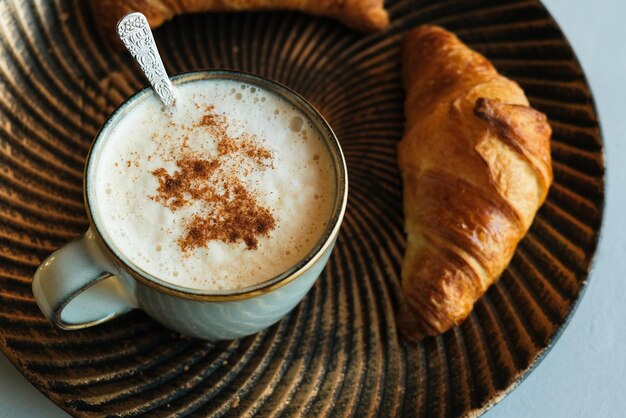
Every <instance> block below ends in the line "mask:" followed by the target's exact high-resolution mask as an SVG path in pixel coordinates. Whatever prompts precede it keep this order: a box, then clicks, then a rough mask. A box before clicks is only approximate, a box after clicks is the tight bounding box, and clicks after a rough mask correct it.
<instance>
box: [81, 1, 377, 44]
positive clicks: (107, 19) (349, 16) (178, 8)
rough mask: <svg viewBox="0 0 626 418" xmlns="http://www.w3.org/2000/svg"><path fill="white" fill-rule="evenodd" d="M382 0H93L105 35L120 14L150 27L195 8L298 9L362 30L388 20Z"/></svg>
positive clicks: (371, 28)
mask: <svg viewBox="0 0 626 418" xmlns="http://www.w3.org/2000/svg"><path fill="white" fill-rule="evenodd" d="M383 2H384V0H94V2H93V5H94V9H95V12H96V14H97V16H98V21H99V22H100V25H101V26H102V29H103V31H104V33H105V34H106V35H107V36H115V25H116V24H117V21H118V20H119V19H120V18H122V16H124V15H126V14H128V13H132V12H141V13H143V14H144V15H146V18H147V19H148V22H149V23H150V26H151V27H152V28H155V27H157V26H159V25H161V24H162V23H163V22H165V21H167V20H170V19H171V18H173V17H174V16H176V15H179V14H183V13H194V12H209V11H211V12H233V11H253V10H298V11H301V12H304V13H309V14H312V15H316V16H326V17H331V18H334V19H337V20H339V21H340V22H342V23H344V24H345V25H346V26H348V27H350V28H352V29H356V30H359V31H363V32H369V31H377V30H382V29H385V28H386V27H387V25H388V24H389V16H388V15H387V11H386V10H385V9H384V7H383Z"/></svg>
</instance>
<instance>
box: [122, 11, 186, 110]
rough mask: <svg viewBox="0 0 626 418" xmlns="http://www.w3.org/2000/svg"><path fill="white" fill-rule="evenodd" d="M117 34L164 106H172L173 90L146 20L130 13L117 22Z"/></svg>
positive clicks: (138, 14)
mask: <svg viewBox="0 0 626 418" xmlns="http://www.w3.org/2000/svg"><path fill="white" fill-rule="evenodd" d="M117 34H118V35H119V37H120V39H121V40H122V42H124V46H126V48H127V49H128V51H129V52H130V54H131V55H132V56H133V58H135V60H136V61H137V62H138V63H139V65H140V66H141V69H142V70H143V72H144V74H145V75H146V77H147V78H148V81H150V84H152V88H153V89H154V91H155V92H156V94H157V95H158V96H159V98H160V99H161V101H162V102H163V103H164V104H165V106H167V107H170V106H172V105H173V104H174V99H175V97H174V88H173V87H172V82H171V81H170V78H169V77H168V76H167V73H166V72H165V67H164V66H163V61H162V60H161V56H160V55H159V51H158V50H157V47H156V43H155V42H154V37H153V36H152V31H151V30H150V25H148V20H147V19H146V17H145V16H144V15H143V14H141V13H130V14H127V15H126V16H124V17H123V18H121V19H120V21H119V22H117Z"/></svg>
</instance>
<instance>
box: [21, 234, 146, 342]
mask: <svg viewBox="0 0 626 418" xmlns="http://www.w3.org/2000/svg"><path fill="white" fill-rule="evenodd" d="M114 271H115V268H114V265H113V263H111V261H110V260H109V257H108V256H107V255H105V254H104V253H103V251H102V250H101V249H100V245H99V243H98V242H97V238H96V236H95V235H94V233H93V231H92V230H91V228H90V229H88V230H87V232H86V233H85V234H84V235H83V236H82V237H80V238H77V239H75V240H74V241H72V242H70V243H68V244H67V245H65V246H64V247H62V248H61V249H59V250H57V251H56V252H54V253H53V254H52V255H50V256H49V257H48V258H47V259H46V260H45V261H44V262H43V263H42V264H41V265H40V266H39V268H37V271H36V272H35V275H34V276H33V294H34V295H35V299H36V301H37V304H38V305H39V308H40V309H41V311H42V312H43V313H44V315H45V316H46V317H47V318H48V319H50V320H51V321H52V322H54V324H55V325H56V326H57V327H59V328H62V329H67V330H71V329H80V328H86V327H90V326H93V325H97V324H100V323H102V322H105V321H108V320H110V319H112V318H115V317H116V316H119V315H121V314H123V313H126V312H128V311H130V310H132V309H134V308H136V307H137V302H136V300H135V298H134V296H133V294H134V292H132V291H131V288H132V285H133V284H134V283H131V281H127V280H125V279H123V278H121V277H119V276H116V275H114V273H113V272H114Z"/></svg>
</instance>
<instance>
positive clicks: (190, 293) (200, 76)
mask: <svg viewBox="0 0 626 418" xmlns="http://www.w3.org/2000/svg"><path fill="white" fill-rule="evenodd" d="M207 79H229V80H235V81H243V82H246V83H248V84H253V85H257V86H259V87H261V88H265V89H266V90H268V91H271V92H272V93H274V94H278V95H279V96H281V98H283V99H285V100H288V101H290V102H291V103H292V104H294V105H296V106H297V108H298V109H299V110H300V111H302V112H303V113H304V114H305V115H306V116H307V117H308V118H309V120H311V121H312V122H313V123H314V125H315V127H316V128H317V129H318V130H319V132H320V134H321V135H322V136H323V138H324V140H325V141H326V143H327V146H328V149H329V152H330V154H331V156H332V157H333V162H334V165H335V172H336V180H337V196H336V198H335V207H334V209H333V212H332V215H331V217H330V218H329V221H328V225H327V227H326V229H325V230H324V233H323V234H322V236H321V237H320V238H319V239H318V241H317V242H316V243H315V245H314V246H313V248H312V249H311V250H310V251H309V252H308V253H307V255H306V256H305V257H304V258H302V259H301V260H300V261H298V262H297V263H296V264H294V265H293V266H292V267H290V268H289V269H288V270H286V271H285V272H283V273H281V274H279V275H277V276H274V277H272V278H270V279H268V280H265V281H263V282H261V283H258V284H256V285H252V286H247V287H244V288H240V289H227V290H202V289H193V288H189V287H185V286H180V285H176V284H173V283H171V282H168V281H166V280H163V279H160V278H158V277H156V276H154V275H152V274H150V273H148V272H147V271H145V270H143V269H141V268H140V267H139V266H137V265H136V264H135V263H133V262H132V261H131V260H130V259H129V258H127V257H126V256H125V255H124V254H123V253H122V251H121V250H119V249H116V247H115V245H114V244H113V242H109V241H108V240H107V238H106V237H107V235H106V234H105V233H103V231H106V228H103V227H102V226H101V225H99V224H98V222H97V216H94V213H95V212H96V211H95V210H94V209H92V206H91V202H90V197H89V195H90V184H91V181H90V177H91V176H92V175H94V173H92V171H95V169H94V167H95V166H97V164H95V162H94V160H95V157H94V156H95V155H96V154H97V151H98V149H99V147H100V146H101V144H102V143H103V141H104V139H106V137H107V134H108V132H109V130H110V129H111V128H112V127H113V126H115V123H116V122H117V121H118V120H119V119H120V118H121V117H123V116H124V114H125V113H126V112H127V111H129V110H130V109H132V107H133V106H134V105H135V104H136V103H138V101H140V100H141V99H146V98H148V97H150V96H152V95H154V91H153V90H152V87H150V86H148V87H145V88H143V89H141V90H139V91H138V92H136V93H134V94H133V95H132V96H130V97H129V98H128V99H126V100H125V101H124V102H123V103H122V104H121V105H120V106H118V107H117V108H116V109H115V110H114V111H113V113H112V114H111V115H110V116H109V117H108V118H107V120H106V121H105V122H104V123H103V125H102V126H101V128H100V129H99V131H98V133H97V134H96V136H95V139H94V141H93V143H92V145H91V147H90V149H89V152H88V154H87V159H86V161H87V162H86V164H85V170H84V175H83V198H84V202H85V209H86V212H87V218H88V220H89V224H90V225H91V226H92V230H93V231H94V235H95V236H96V237H97V238H98V241H99V242H100V243H101V244H103V245H102V247H103V249H105V250H106V252H107V253H108V254H109V255H110V256H112V257H113V259H114V260H116V261H117V265H118V266H120V267H122V268H123V269H124V270H125V271H126V272H128V273H129V274H130V275H131V276H132V277H134V278H135V279H136V280H138V281H139V282H141V283H143V284H145V285H147V286H149V287H151V288H154V289H156V290H158V291H161V292H164V293H167V294H170V295H174V296H178V297H182V298H185V299H192V300H198V301H228V300H241V299H248V298H252V297H255V296H259V295H262V294H265V293H268V292H271V291H272V290H274V289H277V288H279V287H282V286H284V285H286V284H288V283H291V282H292V281H294V280H295V279H296V278H298V277H299V276H301V275H302V274H304V273H305V272H306V271H307V270H309V269H310V268H311V267H312V266H313V265H314V264H316V262H317V260H318V259H319V258H320V257H321V256H322V255H323V254H325V253H326V251H327V250H328V249H329V247H331V246H332V244H333V243H334V240H335V238H336V236H337V234H338V232H339V228H340V226H341V223H342V220H343V217H344V214H345V210H346V205H347V198H348V173H347V167H346V161H345V157H344V154H343V151H342V149H341V146H340V144H339V141H338V139H337V136H336V135H335V133H334V132H333V130H332V128H331V127H330V125H329V123H328V122H327V121H326V119H325V118H324V117H323V116H322V115H321V114H320V112H319V111H318V110H317V109H316V108H315V107H314V106H313V105H311V103H309V102H308V101H307V100H306V99H305V98H304V97H302V96H301V95H299V94H298V93H296V92H295V91H293V90H292V89H290V88H289V87H286V86H284V85H283V84H280V83H278V82H276V81H273V80H270V79H267V78H265V77H262V76H259V75H256V74H251V73H247V72H243V71H235V70H223V69H207V70H196V71H188V72H183V73H180V74H177V75H175V76H173V77H171V80H172V84H173V85H177V84H184V83H188V82H193V81H199V80H207Z"/></svg>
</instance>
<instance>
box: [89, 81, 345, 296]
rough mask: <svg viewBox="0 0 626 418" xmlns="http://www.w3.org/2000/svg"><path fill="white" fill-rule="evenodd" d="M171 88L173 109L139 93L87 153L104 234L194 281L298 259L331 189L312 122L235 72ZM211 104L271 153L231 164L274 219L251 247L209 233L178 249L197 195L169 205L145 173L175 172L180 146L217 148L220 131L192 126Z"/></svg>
mask: <svg viewBox="0 0 626 418" xmlns="http://www.w3.org/2000/svg"><path fill="white" fill-rule="evenodd" d="M176 93H177V100H176V110H175V112H174V113H173V114H172V115H170V116H168V115H167V114H166V113H165V112H164V111H163V109H162V105H161V103H160V102H159V101H158V99H156V98H155V97H150V98H148V99H146V100H144V101H143V102H142V103H141V105H139V106H136V107H134V108H132V109H131V110H130V111H129V112H128V114H126V115H125V116H124V117H123V118H121V119H120V120H118V122H117V123H116V124H115V125H114V126H113V127H112V128H111V129H112V130H111V131H110V133H109V137H108V138H107V139H106V146H104V147H100V148H99V150H98V155H95V156H94V157H95V158H94V161H96V163H95V164H96V165H95V167H94V169H93V171H92V172H93V174H94V176H93V180H92V182H91V186H90V190H88V193H89V195H90V200H91V202H93V203H92V208H94V209H93V211H94V217H95V218H96V221H97V222H98V224H99V225H100V228H101V230H103V231H104V235H105V237H106V239H107V240H108V241H109V243H111V244H112V245H113V246H114V247H115V248H116V249H117V250H118V251H119V252H121V253H122V254H124V255H125V257H126V258H127V259H129V260H131V261H132V262H133V263H134V264H135V265H137V266H138V267H139V268H140V269H142V270H144V271H146V272H148V273H150V274H152V275H154V276H156V277H158V278H160V279H161V280H165V281H168V282H170V283H173V284H176V285H180V286H184V287H188V288H192V289H203V290H224V289H238V288H242V287H247V286H251V285H254V284H258V283H261V282H263V281H266V280H268V279H270V278H272V277H274V276H276V275H278V274H280V273H282V272H284V271H286V270H288V269H289V268H290V267H292V266H293V265H295V264H297V263H298V261H299V260H301V259H302V258H304V257H305V256H306V254H307V253H309V252H310V250H311V249H312V248H313V246H314V245H315V244H316V243H317V241H318V240H319V239H320V238H321V235H322V233H323V231H324V229H325V228H326V225H327V223H328V220H329V218H330V216H331V212H332V209H333V205H334V195H335V193H336V191H335V187H336V186H335V173H334V168H333V164H332V160H331V157H330V155H329V152H328V149H327V146H326V144H325V142H324V140H323V139H322V138H321V137H320V134H319V132H318V131H317V129H316V128H315V127H313V126H312V125H311V123H310V122H309V121H308V120H307V118H306V116H305V115H304V114H303V113H302V112H300V111H299V110H297V109H295V108H294V107H292V105H291V104H290V103H288V102H286V101H284V100H283V99H281V98H280V97H278V96H277V95H275V94H273V93H271V92H268V91H265V90H262V89H259V88H258V87H254V86H251V85H247V84H242V83H240V82H234V81H229V80H204V81H196V82H193V83H186V84H182V85H179V86H178V87H177V91H176ZM209 108H210V109H212V112H213V113H214V114H217V115H223V116H224V117H225V118H227V120H228V134H229V135H230V136H231V137H235V138H240V137H242V136H245V138H247V139H248V140H250V138H252V140H254V141H256V142H257V144H258V145H259V146H261V147H263V148H264V149H267V150H268V151H269V152H271V155H272V160H271V167H265V168H262V167H258V164H256V163H254V162H250V161H248V162H247V163H246V165H245V167H243V168H241V167H240V171H241V172H235V175H236V176H237V178H238V179H239V180H240V181H241V182H242V183H243V184H245V186H246V188H248V189H249V190H251V191H252V192H253V193H254V195H255V196H256V198H257V200H258V203H259V205H261V206H263V207H266V208H268V209H269V210H270V212H271V213H272V215H273V217H274V219H275V221H276V222H275V228H274V229H273V230H271V231H270V232H269V236H260V237H258V245H257V247H256V248H254V249H251V248H249V247H248V246H246V244H245V243H244V242H235V243H228V242H222V241H218V240H212V241H209V242H208V243H207V244H206V246H203V247H199V248H194V249H193V250H187V251H185V250H183V249H182V248H181V245H180V243H179V239H180V238H181V237H182V236H184V234H185V231H186V229H185V228H186V225H188V223H189V219H191V218H192V217H193V216H194V214H197V213H198V211H201V210H203V209H202V207H201V206H202V204H203V203H202V202H194V203H193V204H192V205H190V206H187V207H183V208H180V209H178V210H175V211H173V210H172V209H171V208H168V207H166V206H165V205H163V204H162V203H160V202H159V201H157V200H156V199H155V198H154V196H155V195H156V194H157V188H158V187H159V182H158V180H157V178H156V177H155V175H154V174H153V173H154V172H155V170H158V169H160V168H163V169H165V170H166V171H167V173H169V174H174V173H176V171H177V170H179V167H178V166H177V165H176V158H177V156H179V154H180V152H181V150H182V149H187V150H192V151H193V152H194V153H195V155H202V156H205V157H206V158H207V159H211V158H214V157H215V156H216V155H217V153H218V151H217V143H218V138H215V136H214V135H212V134H211V133H210V132H208V131H207V129H204V128H203V127H202V126H197V125H198V123H199V121H201V119H202V117H203V115H204V114H205V112H206V110H207V109H209ZM182 126H184V127H186V128H184V129H182V128H181V127H182ZM194 126H195V127H194ZM190 127H193V128H190ZM233 167H234V165H233ZM230 169H233V168H232V167H231V168H229V170H230ZM235 170H236V168H235ZM230 174H232V173H230Z"/></svg>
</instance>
